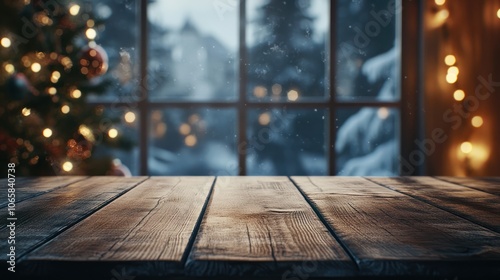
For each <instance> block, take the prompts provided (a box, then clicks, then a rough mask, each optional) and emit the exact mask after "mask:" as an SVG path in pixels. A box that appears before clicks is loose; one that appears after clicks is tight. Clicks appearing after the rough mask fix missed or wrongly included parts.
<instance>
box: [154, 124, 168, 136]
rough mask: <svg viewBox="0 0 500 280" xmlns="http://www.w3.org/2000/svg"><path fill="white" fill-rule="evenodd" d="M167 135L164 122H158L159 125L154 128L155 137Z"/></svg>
mask: <svg viewBox="0 0 500 280" xmlns="http://www.w3.org/2000/svg"><path fill="white" fill-rule="evenodd" d="M165 133H167V124H166V123H164V122H160V123H159V124H157V125H156V128H155V136H156V137H158V138H159V137H163V135H165Z"/></svg>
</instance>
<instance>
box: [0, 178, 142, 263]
mask: <svg viewBox="0 0 500 280" xmlns="http://www.w3.org/2000/svg"><path fill="white" fill-rule="evenodd" d="M145 179H146V178H145V177H143V178H141V177H137V178H123V177H92V178H89V179H86V180H84V181H78V182H75V183H72V184H70V185H68V186H66V187H62V188H58V189H55V190H53V191H51V192H48V193H44V194H42V195H40V196H37V197H34V198H32V199H29V200H25V201H22V202H20V203H18V204H17V205H16V217H17V221H16V239H17V242H16V254H17V257H18V258H19V257H21V256H23V255H24V254H26V253H27V252H29V251H30V250H32V249H34V248H35V247H36V246H38V245H40V244H42V243H44V242H46V241H48V240H50V239H51V238H53V237H54V236H55V235H57V234H58V233H60V232H61V231H63V230H65V229H67V228H68V227H69V226H71V225H72V224H74V223H76V222H78V221H79V220H80V219H82V218H85V217H86V216H87V215H89V214H91V213H92V212H94V211H96V210H97V209H98V208H99V207H102V206H103V205H105V204H106V203H107V202H109V201H110V200H112V199H114V198H115V197H116V196H118V195H120V194H121V193H123V192H125V191H127V190H129V189H130V188H132V187H134V186H135V185H137V184H138V183H139V182H141V181H143V180H145ZM0 219H1V220H2V221H6V219H7V211H2V212H0ZM0 231H1V236H2V239H3V237H4V236H5V240H6V237H7V234H8V232H7V228H6V224H5V223H2V225H0ZM7 248H8V244H7V242H0V252H6V251H7ZM5 259H6V255H2V260H5Z"/></svg>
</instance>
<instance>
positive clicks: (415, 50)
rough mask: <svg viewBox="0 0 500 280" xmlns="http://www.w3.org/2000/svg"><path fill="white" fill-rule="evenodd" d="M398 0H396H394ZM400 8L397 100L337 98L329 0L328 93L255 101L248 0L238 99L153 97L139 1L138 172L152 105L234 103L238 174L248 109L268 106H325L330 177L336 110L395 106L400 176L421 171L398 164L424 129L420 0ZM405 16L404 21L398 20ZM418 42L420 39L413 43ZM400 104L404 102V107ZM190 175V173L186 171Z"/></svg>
mask: <svg viewBox="0 0 500 280" xmlns="http://www.w3.org/2000/svg"><path fill="white" fill-rule="evenodd" d="M396 1H397V0H396ZM400 1H401V5H402V9H401V13H399V15H398V16H397V17H396V20H397V22H396V32H397V33H398V36H399V38H400V40H398V43H399V44H400V49H401V57H400V59H399V61H398V64H399V65H398V67H400V71H399V74H400V75H399V76H400V82H399V83H398V86H397V90H398V91H399V93H400V94H399V96H400V98H399V99H398V100H396V101H377V100H374V99H358V100H356V101H352V100H342V99H338V98H336V97H335V94H334V89H335V77H336V73H335V71H336V66H335V61H336V53H337V50H336V43H337V42H336V34H335V22H336V7H337V5H336V2H337V1H336V0H331V1H330V29H329V30H330V34H329V38H328V39H329V40H328V44H329V46H328V49H329V52H330V54H329V62H328V63H329V67H328V72H327V75H328V78H329V86H328V95H327V96H326V97H325V98H324V99H322V100H319V99H317V101H312V102H309V101H296V102H286V101H279V102H275V101H272V102H271V101H253V100H251V99H249V98H248V96H247V89H246V83H247V69H246V62H247V60H248V57H247V46H246V0H240V2H239V5H238V6H239V15H238V16H239V25H238V31H239V35H238V40H239V47H238V50H239V58H240V59H239V66H238V71H239V72H238V76H239V80H238V83H239V85H238V87H237V88H238V95H237V96H238V98H237V99H235V100H234V101H202V102H200V101H152V100H149V98H148V95H149V91H148V84H147V77H148V70H147V69H148V42H149V41H148V37H149V21H148V14H147V11H148V0H139V1H138V5H137V8H138V15H139V16H138V18H139V21H138V24H139V33H140V34H139V36H138V38H139V46H138V47H139V74H138V75H139V77H140V79H139V84H138V88H137V89H136V90H137V94H138V96H140V99H139V100H138V101H137V103H136V105H137V107H136V110H137V113H138V115H139V118H138V119H139V121H138V131H139V161H140V163H139V166H140V168H139V175H141V176H147V175H148V174H149V166H148V158H149V137H148V136H149V131H148V129H149V124H150V120H149V117H150V116H149V113H150V112H151V111H152V110H154V109H168V108H180V109H196V108H232V109H236V110H237V118H238V119H237V122H236V124H237V131H238V134H237V147H238V148H237V153H238V175H240V176H244V175H246V174H247V172H246V170H247V164H246V160H247V153H246V150H245V149H243V148H241V147H243V146H245V145H246V143H248V137H247V130H246V127H247V116H248V113H249V111H250V110H252V109H271V108H283V107H286V108H290V109H308V108H311V109H313V108H314V109H325V112H327V114H328V127H329V128H330V129H329V131H328V135H327V136H326V137H327V138H328V139H327V141H326V143H327V144H328V146H327V147H328V151H327V155H326V156H327V165H328V166H327V170H328V174H327V175H329V176H334V175H336V174H337V170H336V164H335V158H336V155H335V141H336V136H337V135H336V134H337V130H336V129H335V128H334V127H335V121H336V111H337V110H338V109H343V108H363V107H364V108H380V107H386V108H388V109H393V108H395V109H398V110H399V112H400V114H399V115H400V121H399V123H400V127H399V135H398V137H399V148H400V157H399V158H398V159H397V160H398V163H399V169H400V170H399V173H400V175H421V174H422V171H423V170H424V168H425V162H424V163H423V164H420V165H419V166H415V167H414V168H412V169H410V170H404V169H403V168H402V165H403V164H402V163H403V161H405V162H406V163H407V162H409V161H408V159H409V158H410V156H411V154H412V152H413V151H415V150H417V146H416V144H415V143H414V142H415V140H417V139H420V138H421V137H420V136H421V135H422V133H421V131H422V130H423V126H422V125H421V123H422V122H421V121H420V119H421V117H422V116H421V112H420V111H419V110H417V107H420V105H421V104H422V100H421V94H419V92H420V89H421V76H422V73H421V72H420V69H422V65H421V62H420V61H421V59H419V58H420V57H421V49H422V46H421V44H422V40H421V38H422V23H421V18H422V17H421V11H422V8H423V7H422V5H423V3H422V2H421V1H411V0H400ZM403 18H404V20H402V19H403ZM415 42H418V44H415ZM94 104H95V105H103V106H105V107H109V106H111V105H113V106H130V104H129V103H126V102H105V101H103V102H94ZM403 104H404V105H405V106H404V107H403ZM186 175H188V174H186Z"/></svg>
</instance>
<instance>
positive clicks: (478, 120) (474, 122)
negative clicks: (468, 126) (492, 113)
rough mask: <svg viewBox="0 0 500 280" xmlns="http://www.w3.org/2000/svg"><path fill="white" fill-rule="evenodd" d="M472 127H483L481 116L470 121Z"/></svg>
mask: <svg viewBox="0 0 500 280" xmlns="http://www.w3.org/2000/svg"><path fill="white" fill-rule="evenodd" d="M471 123H472V126H473V127H481V126H483V123H484V121H483V118H482V117H481V116H475V117H473V118H472V120H471Z"/></svg>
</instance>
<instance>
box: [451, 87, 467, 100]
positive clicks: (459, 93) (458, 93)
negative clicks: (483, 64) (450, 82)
mask: <svg viewBox="0 0 500 280" xmlns="http://www.w3.org/2000/svg"><path fill="white" fill-rule="evenodd" d="M453 98H455V100H456V101H462V100H464V98H465V92H464V91H463V90H461V89H457V90H455V92H454V93H453Z"/></svg>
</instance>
